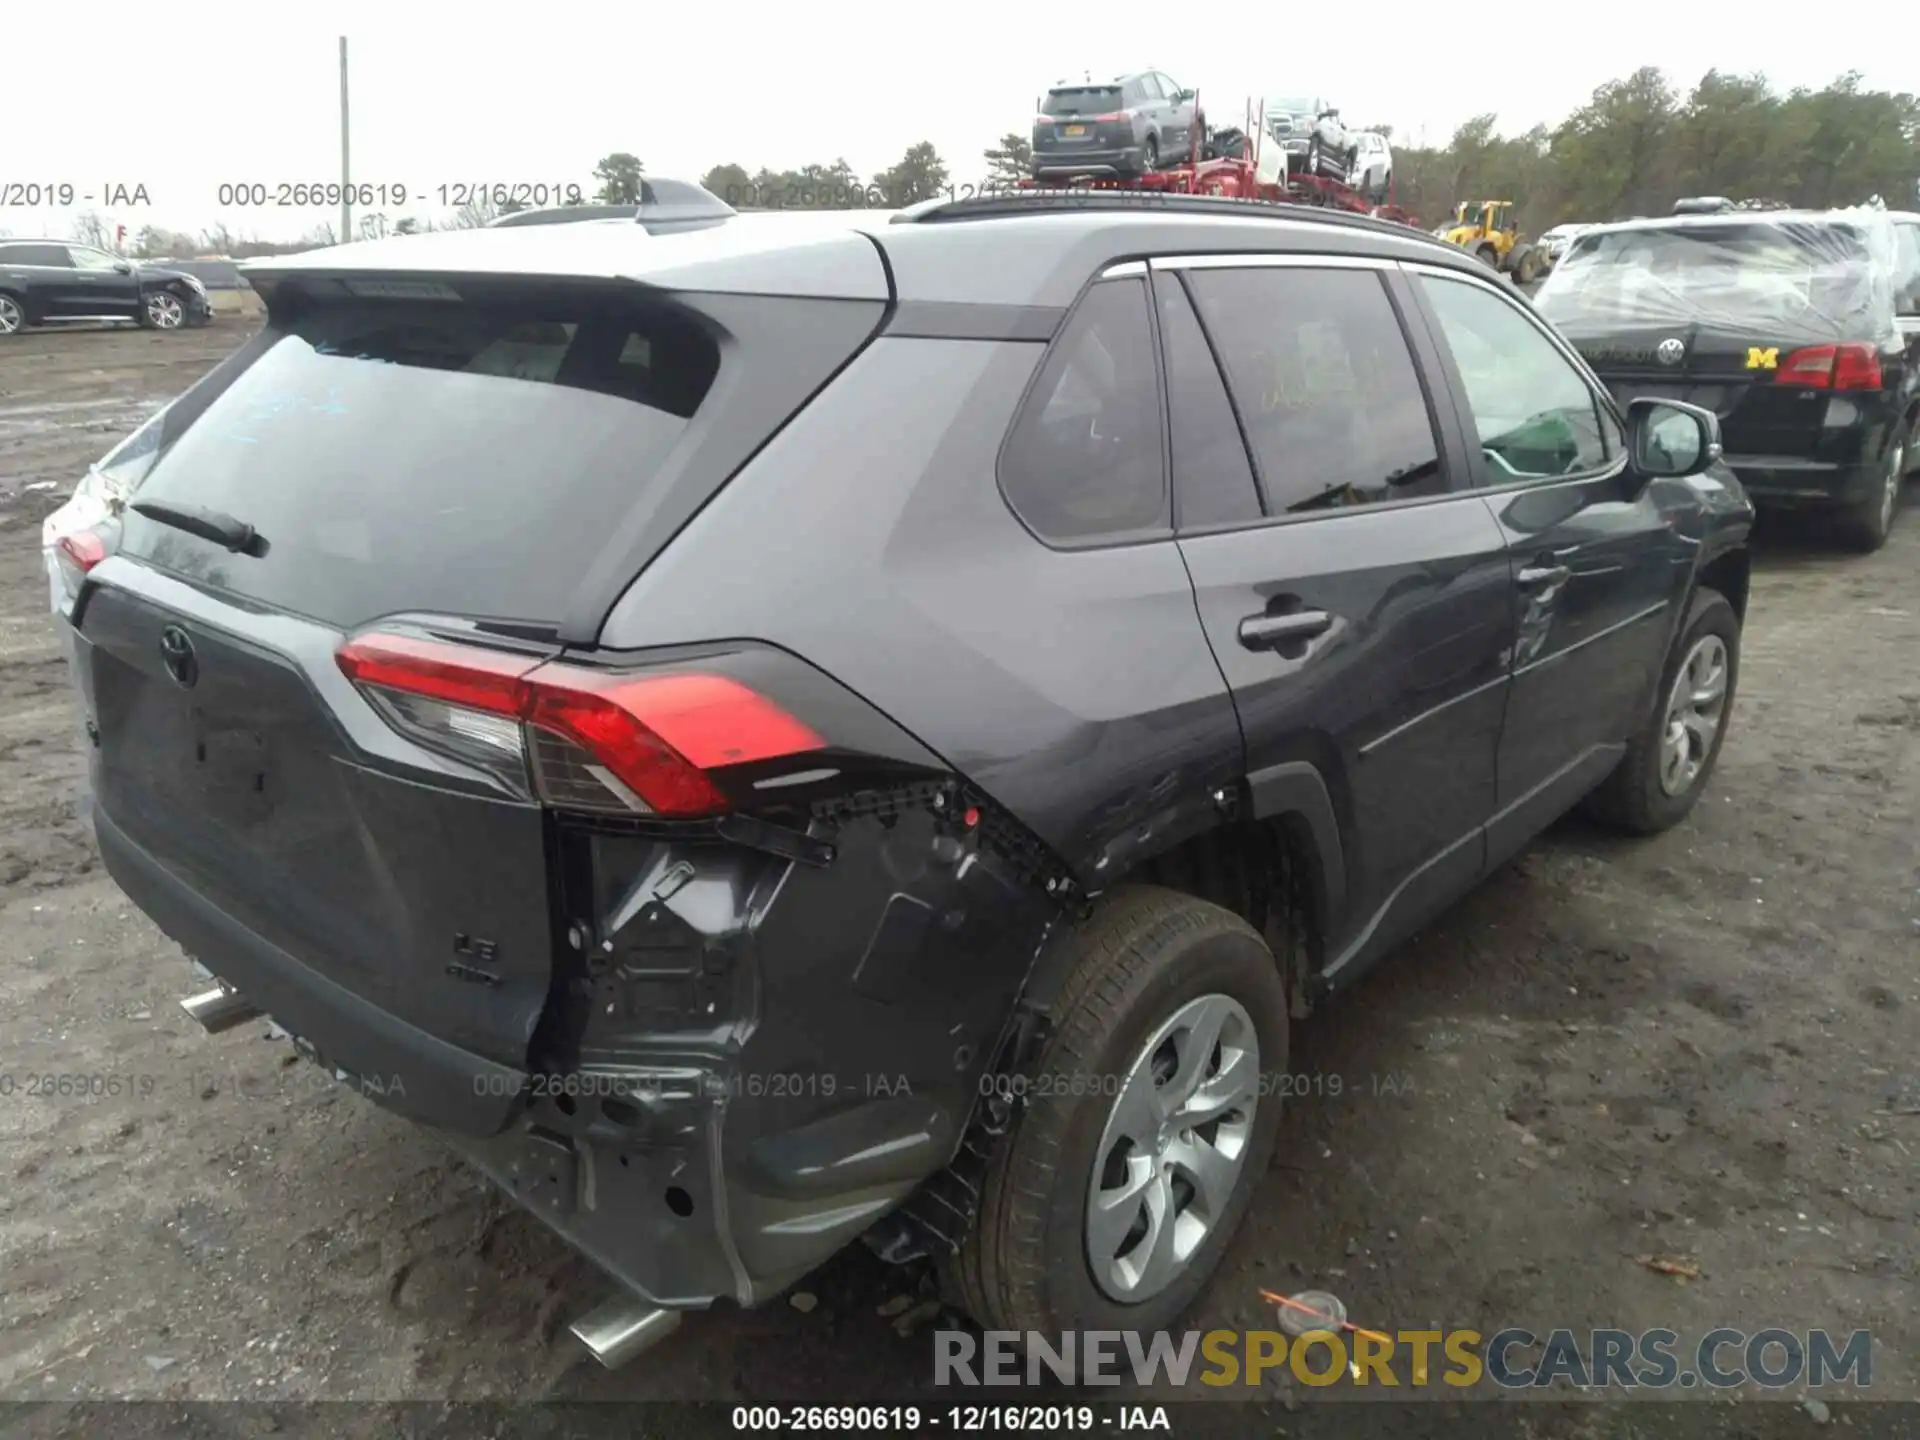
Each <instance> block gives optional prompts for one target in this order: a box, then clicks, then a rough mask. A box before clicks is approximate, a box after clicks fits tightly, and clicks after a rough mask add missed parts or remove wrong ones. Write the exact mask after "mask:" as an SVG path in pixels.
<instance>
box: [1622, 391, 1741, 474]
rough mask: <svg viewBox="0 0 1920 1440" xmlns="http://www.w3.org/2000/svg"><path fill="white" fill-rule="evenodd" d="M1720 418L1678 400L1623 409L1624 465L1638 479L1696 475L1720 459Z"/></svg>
mask: <svg viewBox="0 0 1920 1440" xmlns="http://www.w3.org/2000/svg"><path fill="white" fill-rule="evenodd" d="M1720 453H1721V451H1720V418H1719V417H1718V416H1717V415H1715V414H1714V413H1713V412H1712V411H1711V410H1703V409H1702V408H1701V407H1700V406H1698V405H1688V404H1685V403H1683V402H1681V401H1678V400H1644V399H1643V400H1635V401H1632V402H1631V403H1630V404H1629V405H1628V406H1627V463H1628V466H1629V467H1630V469H1631V470H1632V472H1633V473H1634V474H1635V475H1636V476H1638V477H1639V478H1640V479H1642V480H1680V479H1684V478H1686V477H1687V476H1689V475H1698V474H1699V473H1700V472H1701V471H1702V470H1705V469H1706V468H1707V467H1708V466H1709V465H1711V464H1713V462H1714V461H1716V460H1718V459H1719V458H1720Z"/></svg>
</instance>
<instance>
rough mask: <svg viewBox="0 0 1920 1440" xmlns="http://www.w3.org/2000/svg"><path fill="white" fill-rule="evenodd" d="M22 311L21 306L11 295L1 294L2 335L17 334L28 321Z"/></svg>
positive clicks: (0, 316) (0, 330)
mask: <svg viewBox="0 0 1920 1440" xmlns="http://www.w3.org/2000/svg"><path fill="white" fill-rule="evenodd" d="M26 318H27V317H26V316H25V315H23V314H21V313H20V306H19V303H18V302H17V301H15V300H14V298H13V297H12V296H11V295H0V335H12V334H16V333H17V332H18V331H19V330H20V328H21V326H22V325H23V324H24V323H25V321H26Z"/></svg>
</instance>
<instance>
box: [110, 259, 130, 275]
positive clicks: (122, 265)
mask: <svg viewBox="0 0 1920 1440" xmlns="http://www.w3.org/2000/svg"><path fill="white" fill-rule="evenodd" d="M113 268H114V269H116V270H118V271H119V272H120V273H121V274H122V275H131V274H132V273H133V265H132V263H131V262H130V261H126V260H116V261H114V262H113Z"/></svg>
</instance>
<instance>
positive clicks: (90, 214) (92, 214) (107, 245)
mask: <svg viewBox="0 0 1920 1440" xmlns="http://www.w3.org/2000/svg"><path fill="white" fill-rule="evenodd" d="M73 238H74V239H75V240H78V241H79V242H80V243H81V244H82V245H91V246H93V248H94V249H96V250H111V249H112V248H113V245H112V244H111V241H112V238H113V232H112V231H111V230H109V229H108V228H107V222H106V221H105V220H103V219H102V218H101V216H100V212H99V211H98V210H89V211H87V213H86V214H84V215H82V216H81V217H80V218H79V219H78V220H76V221H74V222H73Z"/></svg>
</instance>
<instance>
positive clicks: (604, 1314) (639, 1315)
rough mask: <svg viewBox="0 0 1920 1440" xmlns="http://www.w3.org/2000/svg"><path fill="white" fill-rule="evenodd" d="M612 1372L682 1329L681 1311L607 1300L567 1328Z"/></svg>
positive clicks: (623, 1298)
mask: <svg viewBox="0 0 1920 1440" xmlns="http://www.w3.org/2000/svg"><path fill="white" fill-rule="evenodd" d="M567 1328H568V1329H569V1330H570V1331H571V1332H572V1333H573V1338H574V1339H576V1340H578V1341H579V1342H580V1343H581V1344H582V1345H584V1346H586V1347H587V1349H588V1350H589V1351H590V1352H591V1353H592V1355H593V1358H594V1359H596V1360H598V1361H599V1362H600V1363H601V1364H602V1365H604V1366H605V1367H606V1368H607V1369H609V1370H618V1369H619V1368H620V1367H621V1366H622V1365H625V1364H626V1363H627V1362H628V1361H630V1360H633V1359H635V1358H636V1357H637V1356H639V1355H642V1354H644V1353H645V1352H646V1351H648V1350H651V1349H652V1348H653V1347H654V1346H656V1345H658V1344H659V1343H660V1342H661V1341H662V1340H664V1339H666V1338H667V1337H668V1336H669V1335H671V1334H673V1332H674V1331H676V1330H678V1329H679V1328H680V1312H679V1311H678V1310H662V1309H661V1308H660V1307H659V1306H657V1305H649V1304H647V1303H645V1302H644V1301H641V1300H636V1299H632V1298H631V1297H628V1296H624V1295H623V1296H619V1297H616V1298H615V1299H612V1300H609V1301H607V1303H606V1304H604V1305H602V1306H600V1307H599V1308H598V1309H597V1310H593V1311H591V1312H589V1313H588V1314H586V1315H583V1316H581V1317H580V1318H579V1319H578V1320H576V1321H574V1322H573V1324H571V1325H569V1326H568V1327H567Z"/></svg>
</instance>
